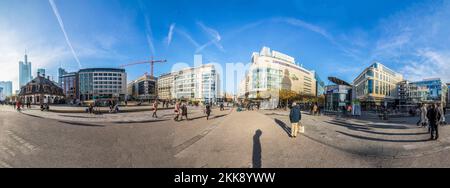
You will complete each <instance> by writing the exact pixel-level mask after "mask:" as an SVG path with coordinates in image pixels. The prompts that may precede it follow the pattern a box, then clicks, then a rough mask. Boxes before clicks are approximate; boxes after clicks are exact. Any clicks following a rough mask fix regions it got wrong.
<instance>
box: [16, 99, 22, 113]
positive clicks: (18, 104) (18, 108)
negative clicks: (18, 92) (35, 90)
mask: <svg viewBox="0 0 450 188" xmlns="http://www.w3.org/2000/svg"><path fill="white" fill-rule="evenodd" d="M16 105H17V111H19V112H20V106H22V103H21V102H20V101H17V102H16Z"/></svg>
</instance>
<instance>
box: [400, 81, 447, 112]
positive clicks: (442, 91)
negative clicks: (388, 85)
mask: <svg viewBox="0 0 450 188" xmlns="http://www.w3.org/2000/svg"><path fill="white" fill-rule="evenodd" d="M397 89H398V99H399V107H400V110H401V111H408V110H410V109H415V108H416V107H418V106H419V105H420V104H441V105H444V106H445V105H447V104H448V86H447V85H445V84H444V83H443V82H442V81H441V79H439V78H431V79H424V80H421V81H415V82H410V81H406V80H405V81H402V82H399V83H398V84H397Z"/></svg>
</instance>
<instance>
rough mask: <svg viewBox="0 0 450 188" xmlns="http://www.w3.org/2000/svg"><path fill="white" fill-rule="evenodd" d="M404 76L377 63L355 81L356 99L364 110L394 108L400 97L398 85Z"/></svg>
mask: <svg viewBox="0 0 450 188" xmlns="http://www.w3.org/2000/svg"><path fill="white" fill-rule="evenodd" d="M401 81H403V76H402V75H401V74H399V73H397V72H394V71H393V70H391V69H389V68H388V67H386V66H384V65H383V64H381V63H378V62H375V63H373V64H372V65H371V66H369V67H367V68H366V69H365V70H364V71H363V72H362V73H361V74H359V76H358V77H356V79H355V80H353V86H354V94H355V98H356V99H357V100H359V101H360V102H361V105H362V107H363V109H371V108H375V107H379V106H386V107H388V106H393V105H395V103H396V99H397V96H398V93H397V83H399V82H401Z"/></svg>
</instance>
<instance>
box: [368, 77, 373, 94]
mask: <svg viewBox="0 0 450 188" xmlns="http://www.w3.org/2000/svg"><path fill="white" fill-rule="evenodd" d="M367 91H368V92H369V93H370V94H371V93H373V80H367Z"/></svg>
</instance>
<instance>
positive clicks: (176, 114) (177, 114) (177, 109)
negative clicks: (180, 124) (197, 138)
mask: <svg viewBox="0 0 450 188" xmlns="http://www.w3.org/2000/svg"><path fill="white" fill-rule="evenodd" d="M174 112H175V118H173V120H175V121H178V117H179V116H180V103H178V102H176V103H175V109H174Z"/></svg>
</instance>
